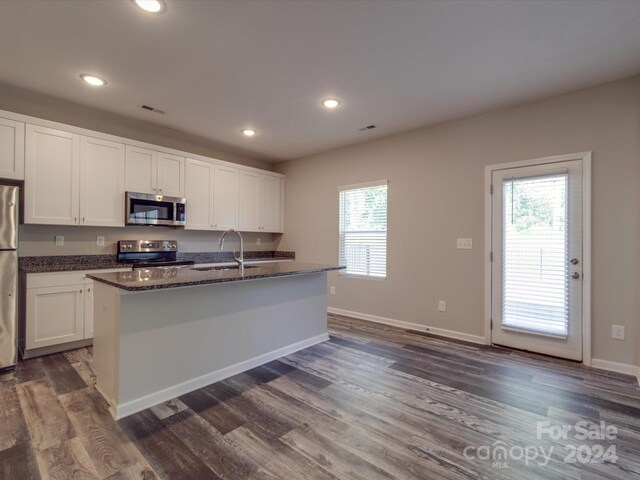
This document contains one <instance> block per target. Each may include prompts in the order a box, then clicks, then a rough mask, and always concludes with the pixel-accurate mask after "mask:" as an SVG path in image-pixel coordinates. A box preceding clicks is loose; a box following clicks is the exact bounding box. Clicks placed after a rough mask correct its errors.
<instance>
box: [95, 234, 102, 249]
mask: <svg viewBox="0 0 640 480" xmlns="http://www.w3.org/2000/svg"><path fill="white" fill-rule="evenodd" d="M96 245H97V246H98V247H104V236H102V235H98V236H97V237H96Z"/></svg>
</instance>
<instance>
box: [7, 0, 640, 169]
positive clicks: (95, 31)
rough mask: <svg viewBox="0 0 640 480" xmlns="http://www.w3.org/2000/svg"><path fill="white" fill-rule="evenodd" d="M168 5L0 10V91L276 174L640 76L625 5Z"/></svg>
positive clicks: (399, 1) (300, 1)
mask: <svg viewBox="0 0 640 480" xmlns="http://www.w3.org/2000/svg"><path fill="white" fill-rule="evenodd" d="M166 5H167V11H166V12H165V13H162V14H160V15H152V14H148V13H145V12H143V11H141V10H139V9H138V8H137V7H136V6H135V5H134V4H133V3H132V2H131V1H127V0H84V1H78V0H70V1H69V0H57V1H54V0H40V1H25V0H3V1H0V59H1V61H0V82H2V83H6V84H10V85H17V86H20V87H22V88H26V89H29V90H34V91H37V92H41V93H44V94H48V95H52V96H55V97H59V98H63V99H68V100H70V101H73V102H78V103H82V104H85V105H89V106H92V107H96V108H100V109H103V110H106V111H110V112H114V113H118V114H122V115H126V116H128V117H132V118H137V119H143V120H147V121H152V122H155V123H158V124H162V125H165V126H169V127H172V128H175V129H178V130H183V131H186V132H189V133H192V134H195V135H198V136H202V137H205V138H209V139H211V140H213V141H216V142H219V143H223V144H226V145H229V146H231V147H234V148H235V149H243V150H244V151H246V152H248V153H249V154H251V155H253V156H254V157H255V158H259V159H264V160H270V161H277V160H284V159H292V158H298V157H302V156H307V155H310V154H312V153H316V152H319V151H323V150H328V149H332V148H336V147H339V146H343V145H347V144H350V143H356V142H361V141H364V140H368V139H371V138H375V137H380V136H386V135H390V134H393V133H397V132H400V131H404V130H410V129H414V128H418V127H422V126H425V125H428V124H432V123H436V122H440V121H443V120H448V119H452V118H457V117H461V116H465V115H470V114H473V113H477V112H480V111H483V110H488V109H491V108H495V107H499V106H504V105H509V104H514V103H520V102H524V101H528V100H532V99H535V98H539V97H543V96H548V95H552V94H555V93H561V92H564V91H569V90H573V89H577V88H581V87H585V86H589V85H595V84H598V83H602V82H606V81H608V80H613V79H618V78H623V77H626V76H631V75H633V74H635V73H637V72H639V71H640V1H637V0H629V1H618V0H601V1H586V0H585V1H574V0H568V1H564V0H556V1H553V2H552V1H534V0H522V1H518V0H512V1H502V0H501V1H493V0H490V1H489V0H477V1H476V0H470V1H466V0H462V1H445V0H437V1H428V0H425V1H407V0H386V1H376V0H338V1H333V0H317V1H305V0H256V1H253V0H235V1H230V0H229V1H217V0H211V1H204V0H203V1H195V0H166ZM83 72H90V73H95V74H98V75H101V76H103V77H104V78H105V79H107V81H108V82H109V84H108V86H107V87H105V88H101V89H96V88H91V87H89V86H87V85H85V84H83V82H81V81H80V80H79V78H78V75H79V74H80V73H83ZM330 96H335V97H337V98H340V99H341V100H342V101H343V105H342V106H341V107H340V108H338V109H337V110H335V111H327V110H326V109H324V108H323V107H321V106H320V100H322V99H323V98H326V97H330ZM142 104H148V105H152V106H155V107H157V108H160V109H162V110H165V111H166V114H165V115H159V114H157V113H152V112H147V111H145V110H142V109H141V108H140V106H141V105H142ZM371 123H375V124H376V125H378V128H377V129H375V130H371V131H367V132H359V131H358V129H359V128H360V127H363V126H365V125H369V124H371ZM245 127H253V128H255V129H256V130H258V132H259V133H258V135H256V136H255V137H253V138H246V137H244V136H243V135H241V134H240V130H241V129H242V128H245Z"/></svg>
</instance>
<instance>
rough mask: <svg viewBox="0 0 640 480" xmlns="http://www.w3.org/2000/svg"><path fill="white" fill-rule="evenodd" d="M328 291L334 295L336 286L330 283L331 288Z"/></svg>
mask: <svg viewBox="0 0 640 480" xmlns="http://www.w3.org/2000/svg"><path fill="white" fill-rule="evenodd" d="M329 292H331V295H335V294H336V287H334V286H333V285H331V288H330V289H329Z"/></svg>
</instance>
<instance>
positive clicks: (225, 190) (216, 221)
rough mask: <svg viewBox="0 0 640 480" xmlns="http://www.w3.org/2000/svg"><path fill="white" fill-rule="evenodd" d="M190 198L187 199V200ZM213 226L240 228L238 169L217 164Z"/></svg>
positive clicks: (216, 228) (215, 228)
mask: <svg viewBox="0 0 640 480" xmlns="http://www.w3.org/2000/svg"><path fill="white" fill-rule="evenodd" d="M188 201H189V199H187V202H188ZM213 228H214V230H228V229H230V228H238V169H237V168H232V167H226V166H221V165H216V167H215V174H214V184H213Z"/></svg>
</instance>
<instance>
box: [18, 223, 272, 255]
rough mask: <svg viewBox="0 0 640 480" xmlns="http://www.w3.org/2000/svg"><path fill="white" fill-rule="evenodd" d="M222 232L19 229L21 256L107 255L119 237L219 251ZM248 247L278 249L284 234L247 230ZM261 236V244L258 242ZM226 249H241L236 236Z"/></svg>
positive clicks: (246, 246) (158, 229)
mask: <svg viewBox="0 0 640 480" xmlns="http://www.w3.org/2000/svg"><path fill="white" fill-rule="evenodd" d="M221 233H222V232H203V231H186V230H184V229H173V228H169V227H125V228H113V227H109V228H105V227H73V226H49V225H21V226H20V230H19V231H18V235H19V240H20V252H19V253H20V256H21V257H30V256H37V255H107V254H115V253H116V242H117V241H118V240H129V239H136V240H137V239H139V240H177V241H178V243H179V248H180V251H181V252H217V251H218V240H219V239H220V234H221ZM56 235H63V236H64V245H63V246H62V247H56V246H55V241H54V240H55V238H54V237H55V236H56ZM98 235H102V236H104V237H105V245H104V247H98V246H97V245H96V237H97V236H98ZM243 237H244V248H245V250H247V251H264V250H277V248H278V243H279V241H280V237H281V235H280V234H270V233H244V234H243ZM258 239H260V243H261V244H260V245H258V244H257V241H258ZM224 243H225V245H224V247H225V248H224V249H225V250H226V251H230V250H233V249H236V250H237V249H238V242H237V240H236V239H235V237H228V239H225V242H224Z"/></svg>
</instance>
